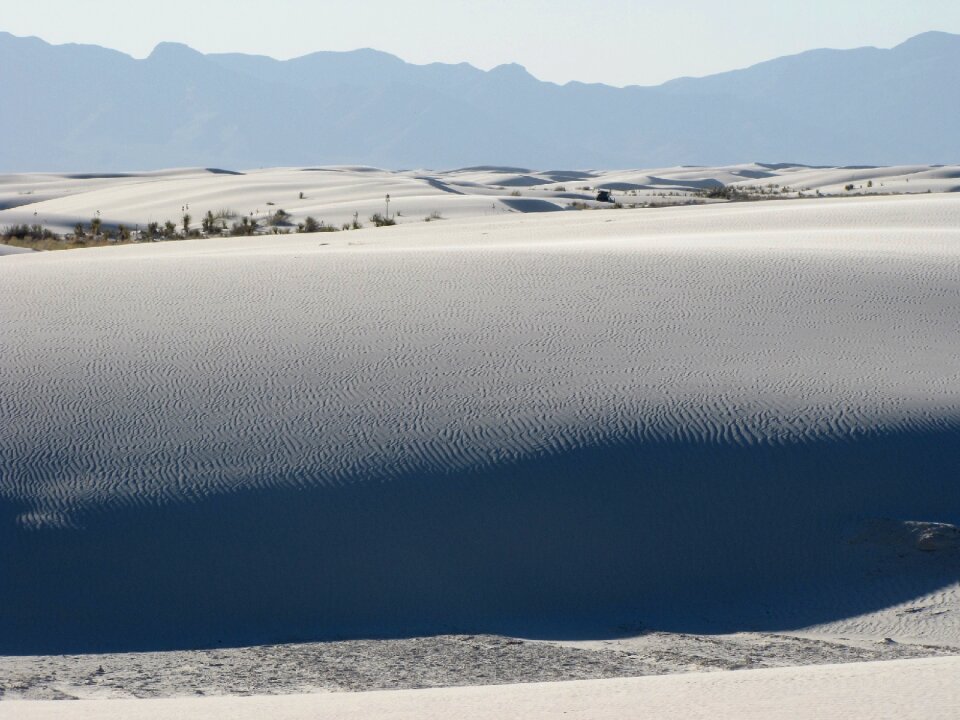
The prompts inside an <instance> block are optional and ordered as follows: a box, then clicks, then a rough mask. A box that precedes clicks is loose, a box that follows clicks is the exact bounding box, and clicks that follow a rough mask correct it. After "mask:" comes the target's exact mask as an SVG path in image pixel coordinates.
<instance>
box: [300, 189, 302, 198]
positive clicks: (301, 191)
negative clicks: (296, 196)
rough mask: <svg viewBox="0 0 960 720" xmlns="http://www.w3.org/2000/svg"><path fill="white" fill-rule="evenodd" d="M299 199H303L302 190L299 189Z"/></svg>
mask: <svg viewBox="0 0 960 720" xmlns="http://www.w3.org/2000/svg"><path fill="white" fill-rule="evenodd" d="M300 199H301V200H303V190H301V191H300Z"/></svg>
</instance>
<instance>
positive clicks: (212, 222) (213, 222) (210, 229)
mask: <svg viewBox="0 0 960 720" xmlns="http://www.w3.org/2000/svg"><path fill="white" fill-rule="evenodd" d="M200 226H201V227H202V228H203V231H204V232H205V233H207V234H208V235H210V234H212V233H215V232H216V231H217V219H216V218H215V217H214V216H213V213H212V212H211V211H210V210H207V214H206V215H204V216H203V220H201V221H200Z"/></svg>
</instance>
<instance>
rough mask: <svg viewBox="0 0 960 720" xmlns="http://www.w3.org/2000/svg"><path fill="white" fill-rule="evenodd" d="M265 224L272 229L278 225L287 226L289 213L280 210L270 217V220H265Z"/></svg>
mask: <svg viewBox="0 0 960 720" xmlns="http://www.w3.org/2000/svg"><path fill="white" fill-rule="evenodd" d="M267 223H268V224H269V225H271V226H273V227H277V226H278V225H289V224H290V213H288V212H287V211H286V210H284V209H283V208H280V209H279V210H277V211H276V212H275V213H274V214H273V215H271V216H270V218H269V219H268V220H267Z"/></svg>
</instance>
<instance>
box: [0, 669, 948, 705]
mask: <svg viewBox="0 0 960 720" xmlns="http://www.w3.org/2000/svg"><path fill="white" fill-rule="evenodd" d="M958 674H960V658H936V659H930V660H898V661H893V662H886V663H859V664H855V665H825V666H820V667H799V668H778V669H775V670H751V671H746V672H728V673H705V674H704V673H691V674H689V675H674V676H667V677H645V678H627V679H619V680H580V681H574V682H565V683H531V684H526V685H508V686H496V685H494V686H487V687H462V688H439V689H430V690H401V691H379V692H368V693H330V694H327V695H286V696H273V697H262V696H261V697H247V698H239V697H223V698H184V699H171V700H80V701H75V702H69V703H64V702H56V701H53V702H12V703H5V704H3V705H0V718H17V720H48V719H49V720H53V719H54V718H56V720H80V719H81V718H83V719H84V720H85V719H86V718H97V719H98V720H113V718H117V719H118V720H119V719H120V718H123V719H124V720H126V719H127V718H137V719H138V720H153V719H154V718H157V719H159V718H171V717H176V718H182V720H205V719H206V718H222V717H232V718H261V717H270V718H276V719H277V720H300V718H316V717H337V718H343V719H344V720H348V719H349V718H364V720H366V719H368V718H372V719H376V718H391V720H431V719H434V718H436V719H438V720H439V719H442V718H449V717H459V718H468V719H469V720H485V719H487V718H489V719H490V720H494V719H496V720H499V719H500V718H505V717H510V718H515V717H516V718H528V719H530V720H537V719H540V718H543V719H547V718H556V717H561V716H562V717H565V718H583V719H584V720H586V719H587V718H589V719H590V720H606V719H609V720H614V719H616V720H619V719H620V718H628V717H656V718H665V719H669V718H682V719H683V720H688V719H690V718H693V719H698V718H702V719H703V720H714V719H715V718H737V719H738V720H739V719H740V718H757V720H765V719H766V718H769V717H778V718H790V719H791V720H804V719H806V718H809V719H810V720H813V719H814V718H815V719H816V720H830V719H831V718H837V719H841V718H842V719H843V720H850V719H858V718H864V719H866V718H870V720H885V719H889V720H912V719H914V718H916V719H917V720H926V718H930V717H942V718H953V717H956V716H957V709H958V708H960V689H958V687H957V682H956V679H957V676H958Z"/></svg>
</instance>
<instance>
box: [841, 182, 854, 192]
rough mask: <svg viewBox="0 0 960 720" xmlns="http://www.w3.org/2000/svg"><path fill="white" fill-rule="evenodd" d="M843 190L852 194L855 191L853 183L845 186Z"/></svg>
mask: <svg viewBox="0 0 960 720" xmlns="http://www.w3.org/2000/svg"><path fill="white" fill-rule="evenodd" d="M843 189H844V190H846V191H847V192H851V191H852V190H853V183H849V184H848V185H844V186H843Z"/></svg>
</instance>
